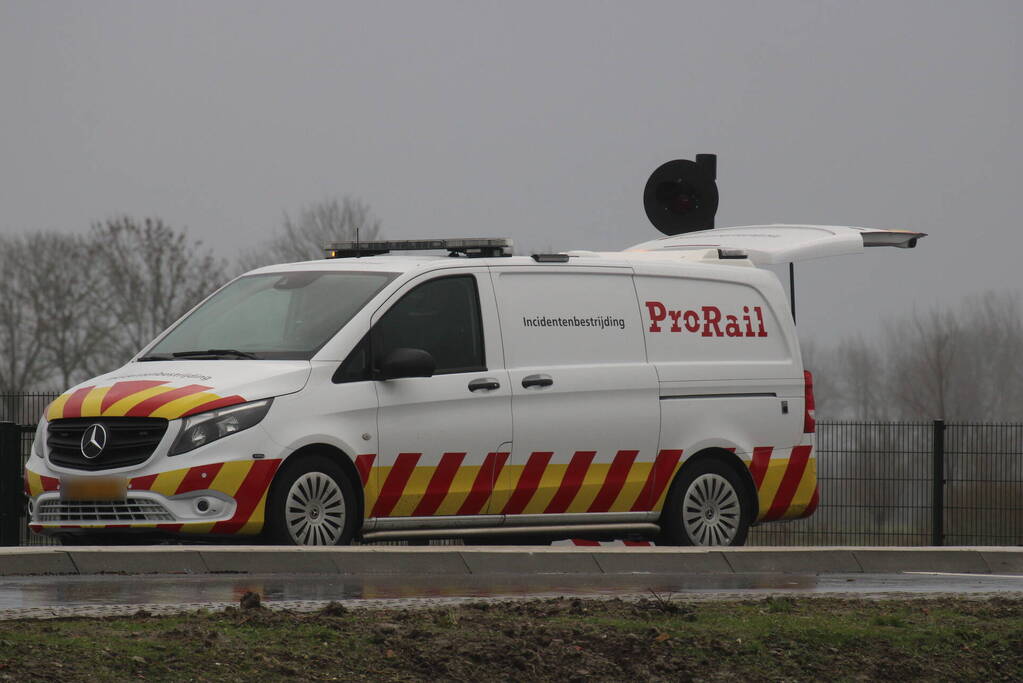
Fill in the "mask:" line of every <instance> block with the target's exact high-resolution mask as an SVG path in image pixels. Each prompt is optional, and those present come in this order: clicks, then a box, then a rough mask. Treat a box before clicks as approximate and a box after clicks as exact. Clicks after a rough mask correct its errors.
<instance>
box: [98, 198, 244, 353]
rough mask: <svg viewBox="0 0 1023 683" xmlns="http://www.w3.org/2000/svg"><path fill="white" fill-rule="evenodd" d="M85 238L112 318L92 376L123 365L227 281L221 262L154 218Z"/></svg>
mask: <svg viewBox="0 0 1023 683" xmlns="http://www.w3.org/2000/svg"><path fill="white" fill-rule="evenodd" d="M89 237H90V239H91V240H92V242H93V245H94V246H95V248H96V251H95V264H96V267H97V268H99V269H101V273H102V275H103V283H102V289H103V296H104V301H105V305H106V307H107V309H108V310H109V311H110V313H111V315H112V316H113V318H114V321H113V334H112V336H111V338H110V339H109V340H108V343H107V344H106V345H105V351H106V353H104V354H102V355H101V357H99V358H97V359H96V361H98V363H99V365H98V367H93V368H91V370H92V371H94V372H97V371H106V370H110V369H111V368H114V367H117V365H119V364H121V363H123V362H124V361H125V360H127V359H128V358H130V357H131V356H132V355H134V354H135V353H136V352H137V351H138V350H139V349H140V348H142V347H143V346H145V345H146V344H147V343H149V342H150V341H152V339H153V338H154V337H156V336H157V335H158V334H159V333H160V332H161V331H163V330H164V329H165V328H166V327H167V326H168V325H170V324H171V323H173V322H174V321H175V320H177V319H178V318H180V317H181V316H182V315H183V314H185V313H186V312H187V311H188V310H189V309H191V308H192V307H193V306H195V305H196V304H197V303H199V302H200V301H202V299H203V298H205V297H206V296H207V295H208V294H210V293H211V292H212V291H213V290H215V289H216V288H217V287H219V286H220V285H222V284H223V283H224V282H225V281H226V280H227V279H228V268H227V264H226V263H225V262H224V261H223V260H220V259H217V258H215V257H214V256H213V255H212V252H210V251H209V250H208V249H203V247H202V243H201V242H200V241H194V242H192V241H189V240H188V239H187V237H186V235H185V233H184V232H179V231H176V230H174V229H173V228H171V227H170V226H168V225H166V224H165V223H164V222H163V221H161V220H160V219H158V218H146V219H144V220H143V221H142V222H141V223H139V222H137V221H136V220H135V219H133V218H130V217H127V216H124V217H121V218H116V219H112V220H108V221H106V222H104V223H97V224H95V225H93V226H92V232H91V233H90V235H89Z"/></svg>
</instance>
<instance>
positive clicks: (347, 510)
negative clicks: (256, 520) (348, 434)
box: [267, 456, 356, 545]
mask: <svg viewBox="0 0 1023 683" xmlns="http://www.w3.org/2000/svg"><path fill="white" fill-rule="evenodd" d="M355 526H356V519H355V490H354V488H353V487H352V483H351V481H349V479H348V477H347V475H345V473H344V471H343V470H342V469H341V467H340V466H339V465H338V464H337V463H335V462H333V461H332V460H330V459H328V458H325V457H323V456H313V457H309V458H303V459H302V460H300V461H299V462H297V463H295V465H293V466H292V467H289V468H288V469H287V470H285V471H284V472H283V473H282V475H281V478H280V479H279V480H277V481H275V482H274V486H273V492H272V494H271V497H270V502H269V504H268V506H267V538H268V540H269V541H270V542H271V543H276V544H279V545H348V544H349V543H350V542H351V540H352V536H354V535H355Z"/></svg>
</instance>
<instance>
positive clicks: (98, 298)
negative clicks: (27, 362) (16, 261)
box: [22, 232, 116, 389]
mask: <svg viewBox="0 0 1023 683" xmlns="http://www.w3.org/2000/svg"><path fill="white" fill-rule="evenodd" d="M24 245H25V249H26V253H25V257H26V260H25V261H24V262H23V263H22V267H24V268H26V270H27V271H28V272H27V273H26V274H25V278H26V281H27V284H28V292H27V295H26V297H27V303H28V304H29V305H31V306H32V308H33V310H34V311H35V314H36V315H38V316H39V317H40V318H41V319H42V320H44V321H45V325H44V326H43V327H42V329H41V330H40V334H39V335H38V336H37V337H36V339H35V344H36V345H37V346H38V347H39V349H41V350H42V352H43V358H44V360H45V363H46V366H47V370H48V374H49V375H50V376H49V377H48V379H49V380H51V381H56V382H57V383H58V384H57V386H58V388H60V389H64V388H67V387H69V386H71V385H72V384H74V383H75V382H76V381H78V380H80V379H83V378H84V377H83V375H85V374H86V373H87V371H88V367H89V365H90V363H91V361H92V360H93V359H94V357H95V356H96V354H97V352H98V351H99V350H100V349H101V348H102V345H103V344H104V343H106V341H107V340H108V339H110V338H111V337H112V336H114V335H115V333H116V330H115V329H114V327H115V325H114V322H115V321H114V319H113V316H112V315H111V314H110V311H109V310H108V308H107V305H106V300H107V296H106V292H105V291H104V289H103V279H104V278H103V276H102V272H101V270H100V269H97V268H95V267H94V264H95V262H96V261H97V256H98V254H97V247H96V245H95V244H94V243H93V242H91V241H90V240H89V239H87V238H85V237H82V236H78V235H65V234H60V233H52V232H47V233H34V234H31V235H28V236H26V237H25V240H24Z"/></svg>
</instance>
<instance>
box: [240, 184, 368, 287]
mask: <svg viewBox="0 0 1023 683" xmlns="http://www.w3.org/2000/svg"><path fill="white" fill-rule="evenodd" d="M379 235H380V221H379V220H378V219H377V218H376V217H374V216H373V213H372V211H370V208H369V205H367V204H365V203H363V202H362V201H360V200H358V199H353V198H351V197H345V198H343V199H342V200H341V201H340V202H338V200H337V199H329V200H324V201H321V202H317V203H315V204H311V205H309V206H307V207H305V208H304V209H302V210H301V211H299V214H298V218H297V219H295V220H292V218H291V217H290V216H289V215H288V214H285V215H284V224H283V225H282V226H281V230H280V231H279V232H278V233H277V234H276V235H274V237H273V238H271V239H270V240H268V241H267V242H266V243H265V244H263V245H262V246H260V247H257V248H255V249H253V250H250V251H248V252H246V253H245V254H244V256H243V257H242V258H241V259H240V262H239V264H240V266H241V267H242V269H243V270H251V269H253V268H259V267H260V266H266V265H270V264H272V263H289V262H292V261H308V260H311V259H321V258H323V257H324V248H325V247H326V245H327V244H328V243H330V242H337V241H342V240H355V239H360V240H372V239H377V238H378V237H379Z"/></svg>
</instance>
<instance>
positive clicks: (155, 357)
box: [138, 353, 174, 363]
mask: <svg viewBox="0 0 1023 683" xmlns="http://www.w3.org/2000/svg"><path fill="white" fill-rule="evenodd" d="M147 360H174V356H172V355H170V354H169V353H154V354H153V355H152V356H142V357H141V358H139V359H138V361H139V362H140V363H141V362H143V361H147Z"/></svg>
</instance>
